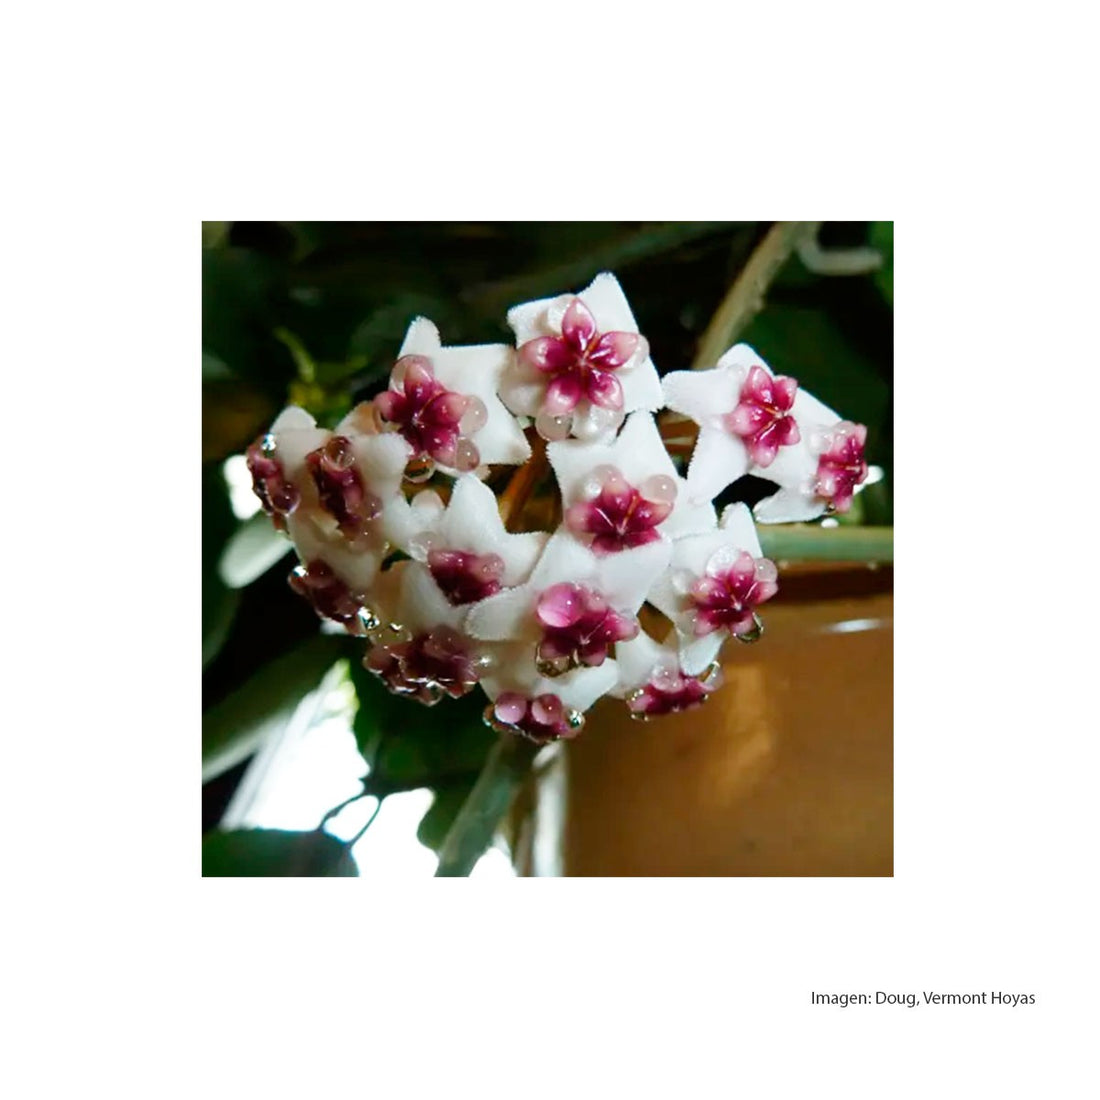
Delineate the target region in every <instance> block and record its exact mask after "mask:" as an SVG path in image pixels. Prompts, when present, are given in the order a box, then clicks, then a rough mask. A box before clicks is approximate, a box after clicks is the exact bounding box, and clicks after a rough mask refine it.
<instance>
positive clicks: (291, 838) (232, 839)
mask: <svg viewBox="0 0 1100 1100" xmlns="http://www.w3.org/2000/svg"><path fill="white" fill-rule="evenodd" d="M202 874H203V878H215V877H221V878H320V877H330V876H335V877H344V878H347V877H355V876H357V875H358V874H359V871H358V869H357V868H356V866H355V860H354V859H353V858H352V855H351V853H350V852H349V851H348V849H347V846H346V845H345V844H344V843H343V842H342V841H340V840H337V839H336V837H334V836H330V835H329V834H328V833H324V832H312V833H292V832H284V831H283V830H281V829H240V830H237V831H234V832H220V831H217V832H213V833H207V835H206V836H204V837H203V838H202Z"/></svg>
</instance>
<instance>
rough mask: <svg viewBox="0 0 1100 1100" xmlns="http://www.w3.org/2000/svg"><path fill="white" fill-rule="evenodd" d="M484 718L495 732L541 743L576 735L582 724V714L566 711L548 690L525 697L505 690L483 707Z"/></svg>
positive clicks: (544, 743)
mask: <svg viewBox="0 0 1100 1100" xmlns="http://www.w3.org/2000/svg"><path fill="white" fill-rule="evenodd" d="M485 721H486V722H487V723H488V724H489V725H490V726H492V728H493V729H495V730H496V731H497V732H498V733H506V732H508V733H518V734H520V735H521V736H522V737H526V738H528V739H529V740H531V741H535V742H537V743H538V744H540V745H546V744H549V743H550V742H551V741H560V740H562V739H563V738H570V737H576V736H577V734H578V733H580V731H581V727H582V726H583V725H584V715H582V714H580V713H579V712H577V711H575V710H566V709H565V707H564V706H563V705H562V701H561V700H560V699H559V698H558V697H557V696H556V695H552V694H550V693H549V692H547V693H546V694H545V695H538V696H536V697H535V698H534V699H525V698H524V697H523V696H522V695H518V694H517V693H516V692H512V691H506V692H503V693H502V694H501V695H498V696H497V699H496V702H495V703H491V704H490V705H489V706H488V707H486V708H485Z"/></svg>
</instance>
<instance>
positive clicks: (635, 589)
mask: <svg viewBox="0 0 1100 1100" xmlns="http://www.w3.org/2000/svg"><path fill="white" fill-rule="evenodd" d="M670 551H671V547H670V546H669V545H668V544H667V543H665V542H661V541H657V542H654V543H651V544H649V545H646V546H642V547H639V548H638V549H635V550H624V551H623V552H622V553H619V554H610V555H604V556H600V555H597V554H595V553H593V551H592V550H590V549H589V548H588V547H586V546H584V545H583V544H582V543H580V542H579V541H578V540H577V539H575V538H574V537H573V536H572V535H571V534H569V532H568V531H564V530H559V531H558V532H557V533H556V534H555V535H554V536H553V538H551V540H550V542H549V543H547V546H546V549H545V550H544V551H543V554H542V557H540V558H539V561H538V564H537V565H536V566H535V569H534V571H533V572H532V573H531V577H530V579H529V580H528V581H527V582H526V583H525V584H522V585H519V586H518V587H516V588H512V589H510V590H509V591H507V592H502V593H500V595H497V596H493V597H491V598H489V599H487V600H484V601H482V602H481V603H480V604H478V606H477V607H474V608H472V609H471V610H470V613H469V615H468V616H467V618H466V630H467V631H468V632H469V633H470V634H471V635H472V636H473V637H475V638H483V639H487V640H493V641H508V640H511V641H516V640H523V641H527V642H533V643H535V649H534V656H535V660H536V662H537V664H538V668H539V671H540V672H542V673H544V674H545V675H548V676H557V675H560V674H561V673H562V672H565V671H567V670H569V669H570V668H575V667H577V666H581V665H584V666H589V667H593V666H599V665H602V664H603V663H604V661H605V660H606V659H607V657H608V655H609V653H610V651H611V649H612V648H613V647H614V646H615V645H616V644H618V643H619V642H622V641H625V640H626V639H628V638H633V637H634V636H635V635H636V634H637V633H638V621H637V613H638V609H639V608H640V607H641V605H642V603H643V601H644V600H645V598H646V592H647V591H648V590H649V588H650V587H651V586H652V584H653V582H654V581H655V580H656V579H657V577H658V576H659V575H660V573H661V572H662V570H664V569H665V567H666V565H667V564H668V559H669V554H670Z"/></svg>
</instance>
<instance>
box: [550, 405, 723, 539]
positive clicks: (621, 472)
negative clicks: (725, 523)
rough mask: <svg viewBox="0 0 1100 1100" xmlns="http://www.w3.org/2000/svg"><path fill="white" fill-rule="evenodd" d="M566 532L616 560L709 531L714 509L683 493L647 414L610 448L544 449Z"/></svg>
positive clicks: (566, 445) (573, 443)
mask: <svg viewBox="0 0 1100 1100" xmlns="http://www.w3.org/2000/svg"><path fill="white" fill-rule="evenodd" d="M546 453H547V457H548V458H549V460H550V465H551V466H552V467H553V469H554V473H555V474H556V475H557V479H558V485H559V486H560V488H561V493H562V500H563V503H564V505H565V526H566V527H567V528H568V529H569V531H571V532H572V533H573V534H574V535H575V536H576V537H577V538H578V539H580V540H581V541H583V542H585V543H586V544H587V545H589V546H591V548H592V549H593V551H595V552H596V553H597V554H614V553H619V552H621V551H623V550H629V549H633V548H636V547H639V546H645V545H646V544H647V543H650V542H655V541H657V540H659V539H661V538H665V539H667V538H670V537H673V536H679V535H684V534H691V533H695V532H698V531H706V530H709V529H711V528H713V527H714V525H715V515H714V509H713V508H712V507H711V506H710V504H709V502H708V503H692V502H690V501H689V500H688V499H687V494H686V493H685V492H684V491H683V489H684V483H683V479H682V478H680V477H679V476H678V475H677V473H676V467H675V466H674V465H673V463H672V459H671V458H669V456H668V452H667V451H666V450H665V448H664V444H663V443H662V441H661V436H660V433H659V432H658V431H657V425H656V424H655V423H654V421H653V417H651V416H650V415H649V414H648V413H644V412H638V413H633V414H632V415H631V416H629V417H628V418H627V421H626V424H624V425H623V430H622V431H621V432H620V433H619V435H618V437H617V438H616V439H615V440H613V441H612V442H610V443H584V442H581V441H579V440H566V441H564V442H561V443H551V444H550V445H549V446H548V447H547V449H546Z"/></svg>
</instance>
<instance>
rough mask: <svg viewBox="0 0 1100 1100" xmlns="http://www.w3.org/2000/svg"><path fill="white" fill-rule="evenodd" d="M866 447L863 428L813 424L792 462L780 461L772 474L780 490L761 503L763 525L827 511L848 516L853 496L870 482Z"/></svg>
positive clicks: (759, 515) (758, 508)
mask: <svg viewBox="0 0 1100 1100" xmlns="http://www.w3.org/2000/svg"><path fill="white" fill-rule="evenodd" d="M822 408H824V406H822ZM866 442H867V429H866V428H865V427H864V426H863V425H862V424H853V423H851V421H848V420H841V421H838V422H835V423H833V424H831V425H829V426H825V425H823V424H822V423H820V420H819V421H818V422H816V423H812V424H811V425H810V426H809V427H808V428H807V429H806V430H805V439H804V442H803V443H802V444H800V445H799V447H797V448H795V453H794V454H792V456H791V458H790V459H789V460H787V461H783V462H780V461H777V462H776V467H777V469H775V470H774V471H771V472H769V473H768V475H767V476H768V477H769V478H771V479H772V480H773V481H777V482H778V483H779V485H780V489H779V492H778V493H776V494H775V495H774V496H770V497H767V498H766V499H765V500H762V501H760V503H759V504H757V506H756V507H755V508H754V509H753V511H754V513H755V515H756V518H757V519H758V520H759V521H760V522H761V523H794V522H796V521H799V520H808V519H816V518H817V517H818V516H820V515H822V514H823V513H826V512H847V511H848V509H849V508H850V507H851V506H852V495H853V494H854V493H855V492H856V489H857V487H858V486H859V485H862V484H863V482H864V481H865V480H866V479H867V461H866V459H865V458H864V455H863V451H864V446H865V445H866Z"/></svg>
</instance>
